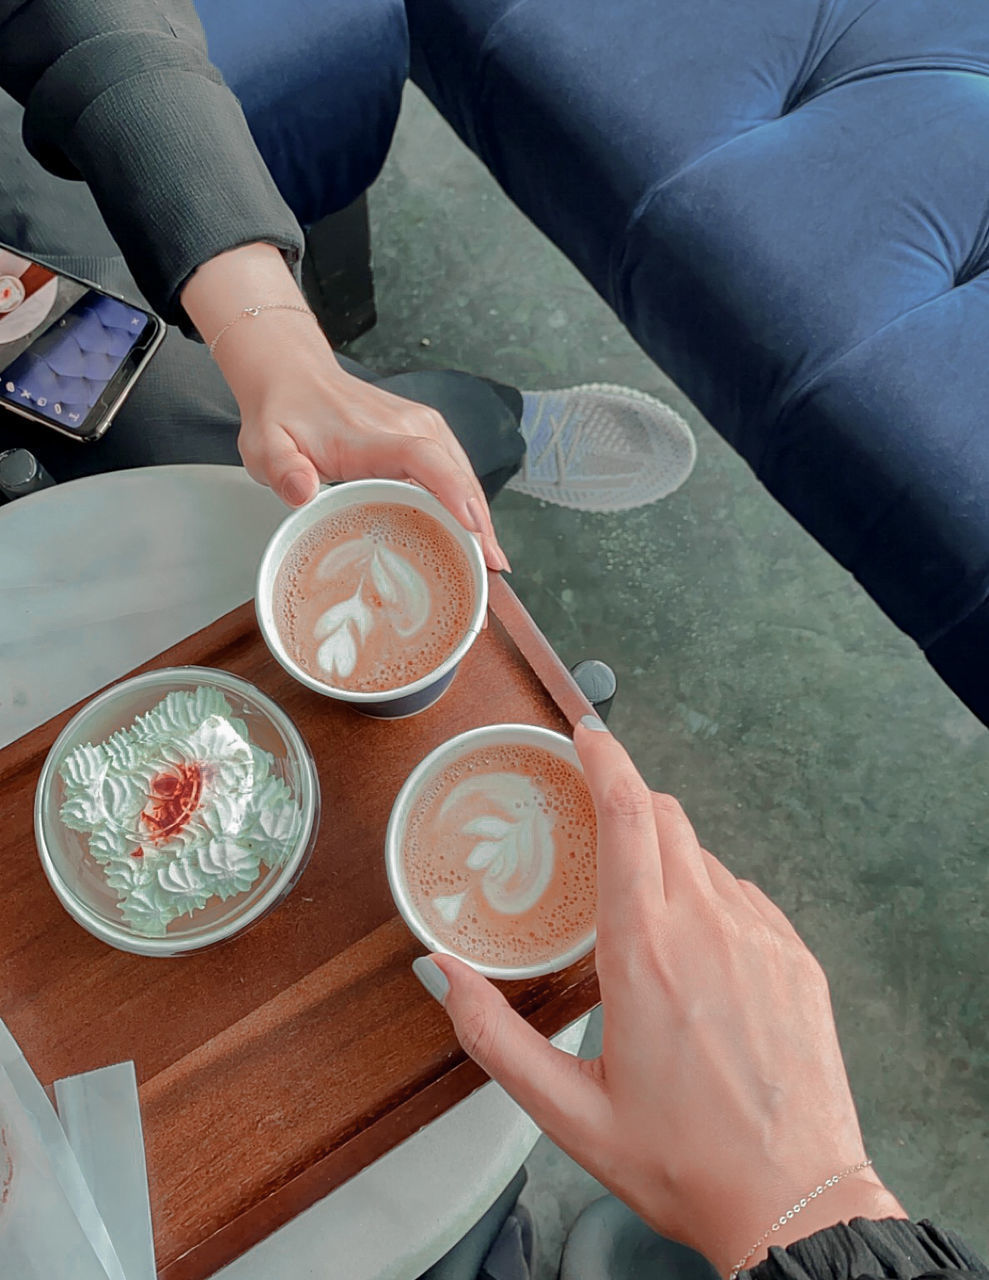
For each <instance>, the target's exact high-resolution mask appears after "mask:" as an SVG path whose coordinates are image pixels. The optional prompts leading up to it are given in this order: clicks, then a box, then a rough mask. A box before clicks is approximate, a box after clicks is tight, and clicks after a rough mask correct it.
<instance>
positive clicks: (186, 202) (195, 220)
mask: <svg viewBox="0 0 989 1280" xmlns="http://www.w3.org/2000/svg"><path fill="white" fill-rule="evenodd" d="M0 87H2V88H3V89H6V90H7V92H8V93H10V94H11V95H12V96H13V97H15V98H16V99H17V100H18V101H19V102H21V103H22V104H23V106H24V108H25V114H24V141H25V143H26V144H27V146H28V148H29V150H30V151H31V152H32V154H33V155H34V156H35V157H36V158H37V159H38V160H40V161H41V163H42V164H43V165H45V167H46V168H48V169H50V170H51V171H52V172H53V173H56V174H58V175H60V176H62V177H81V178H83V179H85V181H86V182H87V183H88V184H89V186H90V188H91V189H92V191H93V194H94V196H95V197H96V202H97V204H98V205H99V207H100V211H101V212H102V214H103V217H104V218H105V220H106V223H107V225H108V226H109V228H110V231H111V234H112V235H113V237H114V239H115V240H116V242H117V244H118V245H119V246H120V250H121V252H122V253H123V255H124V258H125V259H126V261H127V265H128V266H129V267H130V269H131V271H132V273H133V275H134V278H135V279H136V281H137V283H138V285H139V287H140V289H141V291H142V292H143V293H144V295H145V296H146V297H147V298H148V300H149V302H150V303H151V305H152V306H153V307H154V308H155V309H156V310H157V311H160V312H161V314H162V315H163V316H164V317H165V318H166V319H167V320H169V321H171V322H173V323H178V322H183V321H184V320H185V317H184V313H183V312H182V309H181V304H180V302H179V296H178V295H179V292H180V290H181V288H182V286H183V285H184V284H185V282H186V280H187V279H188V278H189V276H190V275H191V274H192V272H193V271H194V270H195V269H196V267H198V266H199V265H200V264H201V263H203V262H206V261H207V260H208V259H209V258H212V257H213V256H214V255H215V254H217V253H220V252H222V251H223V250H224V249H230V248H233V247H234V246H236V245H239V244H247V243H250V242H251V241H255V240H262V241H267V242H269V243H271V244H274V245H276V246H277V247H278V248H279V249H281V250H282V252H283V253H284V254H285V256H286V260H287V261H288V262H289V264H290V265H294V264H295V262H296V261H297V260H298V258H299V255H300V254H301V251H302V234H301V232H300V230H299V227H298V224H297V223H296V221H295V219H294V217H293V216H292V214H291V213H290V211H289V209H288V208H287V206H286V205H285V202H284V201H283V200H282V198H281V196H280V195H279V194H278V191H277V190H276V188H275V185H274V182H273V181H272V179H271V175H270V174H269V173H268V170H267V169H266V168H265V165H264V162H263V161H262V159H261V157H260V155H259V154H258V151H257V148H256V147H255V145H254V143H253V141H252V139H251V136H250V133H249V131H248V128H247V123H246V121H245V120H244V115H243V112H242V111H241V109H240V105H239V103H238V102H237V100H236V98H235V97H234V96H233V94H232V93H231V92H230V90H229V89H228V88H227V87H226V85H225V84H224V83H223V79H222V77H221V76H220V73H219V72H218V71H217V70H216V68H215V67H214V66H212V64H211V63H210V62H209V60H208V58H207V55H206V43H205V38H204V36H203V31H202V27H201V26H200V24H199V20H198V18H197V17H196V14H195V11H194V9H193V7H192V4H191V0H0Z"/></svg>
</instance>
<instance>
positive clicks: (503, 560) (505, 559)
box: [498, 547, 512, 573]
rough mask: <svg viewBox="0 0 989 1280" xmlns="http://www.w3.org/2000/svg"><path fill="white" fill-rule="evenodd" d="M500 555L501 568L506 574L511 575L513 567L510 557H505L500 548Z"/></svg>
mask: <svg viewBox="0 0 989 1280" xmlns="http://www.w3.org/2000/svg"><path fill="white" fill-rule="evenodd" d="M498 554H499V556H501V567H502V568H503V569H504V570H505V572H506V573H511V572H512V566H511V565H510V564H509V563H508V556H506V555H505V553H504V551H502V549H501V547H499V548H498Z"/></svg>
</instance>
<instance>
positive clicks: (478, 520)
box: [467, 498, 487, 533]
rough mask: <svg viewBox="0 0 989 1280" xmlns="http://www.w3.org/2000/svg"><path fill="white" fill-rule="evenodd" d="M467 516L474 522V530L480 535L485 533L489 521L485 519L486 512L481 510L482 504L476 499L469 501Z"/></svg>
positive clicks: (469, 499)
mask: <svg viewBox="0 0 989 1280" xmlns="http://www.w3.org/2000/svg"><path fill="white" fill-rule="evenodd" d="M467 514H468V515H469V516H470V518H471V519H472V520H473V521H474V528H475V529H476V530H477V532H478V533H483V532H484V526H485V524H486V523H487V521H486V520H485V519H484V512H483V511H482V510H481V504H480V503H479V502H478V500H477V499H476V498H468V499H467Z"/></svg>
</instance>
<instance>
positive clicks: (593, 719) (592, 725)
mask: <svg viewBox="0 0 989 1280" xmlns="http://www.w3.org/2000/svg"><path fill="white" fill-rule="evenodd" d="M580 723H581V724H582V725H583V726H584V728H585V729H593V730H594V732H595V733H607V732H608V726H607V725H606V724H605V722H604V721H603V720H602V719H601V717H600V716H581V717H580Z"/></svg>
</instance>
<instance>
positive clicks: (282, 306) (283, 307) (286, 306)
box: [208, 302, 316, 355]
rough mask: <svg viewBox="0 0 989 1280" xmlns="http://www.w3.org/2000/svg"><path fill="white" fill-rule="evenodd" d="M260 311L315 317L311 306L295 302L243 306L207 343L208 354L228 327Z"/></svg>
mask: <svg viewBox="0 0 989 1280" xmlns="http://www.w3.org/2000/svg"><path fill="white" fill-rule="evenodd" d="M262 311H301V312H302V313H303V315H307V316H312V318H313V319H314V320H315V319H316V314H315V312H314V311H313V309H312V308H311V307H303V306H300V305H299V304H298V303H295V302H262V303H261V305H260V306H258V307H245V308H244V309H243V311H241V312H239V313H238V314H237V315H235V316H234V318H233V319H232V320H228V321H227V323H226V324H225V325H224V326H223V328H222V329H221V330H220V332H219V333H218V334H217V335H216V337H215V338H214V339H213V341H212V342H211V343H210V344H209V347H208V350H209V353H210V355H212V354H213V352H214V351H215V350H216V344H217V343H218V342H219V341H220V339H221V338H222V337H223V335H224V334H225V333H226V331H227V330H228V329H232V328H233V327H234V325H235V324H236V323H237V322H238V320H243V319H244V317H245V316H256V315H258V314H260V312H262Z"/></svg>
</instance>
